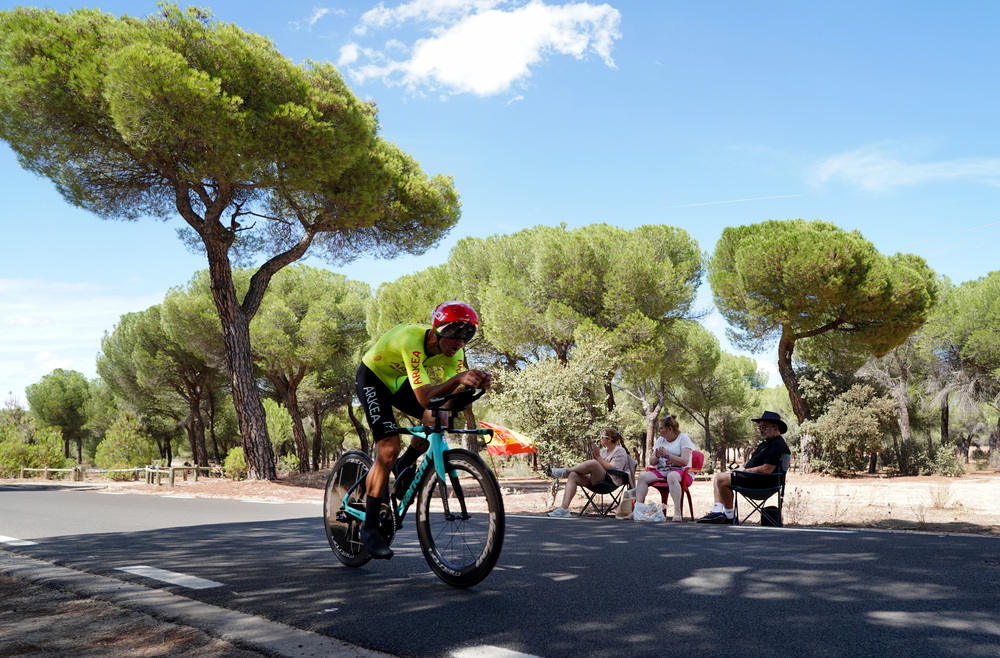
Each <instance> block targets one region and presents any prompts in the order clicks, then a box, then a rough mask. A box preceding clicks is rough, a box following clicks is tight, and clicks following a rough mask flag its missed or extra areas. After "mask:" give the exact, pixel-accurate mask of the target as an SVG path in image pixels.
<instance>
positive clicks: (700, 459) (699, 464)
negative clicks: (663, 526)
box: [650, 450, 705, 521]
mask: <svg viewBox="0 0 1000 658" xmlns="http://www.w3.org/2000/svg"><path fill="white" fill-rule="evenodd" d="M704 466H705V453H703V452H701V451H700V450H692V451H691V465H690V466H688V467H687V468H685V469H684V472H683V473H682V474H681V509H682V510H683V508H684V497H685V496H686V497H687V501H688V512H690V513H691V520H692V521H693V520H694V503H692V502H691V490H690V489H689V488H688V485H687V474H688V473H697V472H698V471H700V470H701V469H702V468H704ZM650 486H651V487H653V488H654V489H656V490H657V491H658V492H660V501H661V502H662V503H663V504H664V505H666V506H667V509H670V486H669V485H668V484H667V483H666V482H663V481H660V482H654V483H653V484H651V485H650ZM663 513H664V515H666V516H667V517H669V516H670V515H669V514H667V513H666V511H664V512H663ZM682 516H683V514H682Z"/></svg>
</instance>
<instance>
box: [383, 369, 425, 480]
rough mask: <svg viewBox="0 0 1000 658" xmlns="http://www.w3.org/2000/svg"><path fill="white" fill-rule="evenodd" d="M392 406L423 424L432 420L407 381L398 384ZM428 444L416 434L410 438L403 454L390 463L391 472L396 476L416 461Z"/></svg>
mask: <svg viewBox="0 0 1000 658" xmlns="http://www.w3.org/2000/svg"><path fill="white" fill-rule="evenodd" d="M392 406H394V407H395V408H396V409H399V410H400V411H402V412H404V413H406V414H409V415H410V416H413V417H414V418H420V419H421V422H422V423H423V424H424V425H429V424H431V423H432V422H433V421H432V420H431V418H432V414H431V412H429V411H428V410H426V409H424V408H423V407H421V406H420V403H419V402H418V401H417V396H416V395H414V393H413V389H412V388H411V387H410V382H409V381H407V382H406V383H405V384H403V385H402V386H400V387H399V390H398V391H396V392H395V393H394V394H393V396H392ZM429 445H430V442H428V441H427V439H421V438H420V437H416V436H414V437H413V438H411V439H410V445H409V446H407V448H406V450H405V451H404V452H403V454H402V455H401V456H400V457H399V458H398V459H397V460H396V461H395V463H394V464H393V465H392V474H393V475H395V476H396V477H397V478H398V477H399V476H400V474H401V473H402V472H403V471H405V470H406V469H407V468H409V467H410V466H413V465H414V464H415V463H417V458H419V457H420V455H422V454H424V453H425V452H427V447H428V446H429ZM407 484H409V483H407Z"/></svg>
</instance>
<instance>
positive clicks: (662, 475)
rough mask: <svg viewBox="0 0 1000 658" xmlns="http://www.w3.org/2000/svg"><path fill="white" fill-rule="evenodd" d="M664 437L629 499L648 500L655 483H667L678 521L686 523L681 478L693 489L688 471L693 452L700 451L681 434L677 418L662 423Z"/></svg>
mask: <svg viewBox="0 0 1000 658" xmlns="http://www.w3.org/2000/svg"><path fill="white" fill-rule="evenodd" d="M659 428H660V436H659V437H657V439H656V441H655V442H654V443H653V453H652V454H651V455H650V457H649V468H648V469H646V472H645V473H641V474H640V475H639V477H638V478H636V479H637V481H638V483H637V485H636V488H635V489H629V490H628V491H626V492H625V498H626V499H629V498H634V499H636V500H637V501H639V502H645V501H646V493H647V492H648V491H649V485H651V484H653V483H654V482H666V483H667V485H668V487H669V488H670V499H671V500H673V501H674V522H675V523H680V522H681V521H683V520H684V516H683V514H682V513H681V502H682V498H681V493H682V490H681V477H685V479H686V480H687V486H691V482H692V481H693V480H694V478H692V477H691V474H690V473H684V469H685V468H687V467H688V466H690V465H691V453H692V452H694V451H695V450H697V446H695V444H694V442H693V441H692V440H691V437H689V436H688V435H687V434H684V433H683V432H681V428H680V424H679V423H678V422H677V418H676V417H675V416H670V415H667V416H664V417H663V418H661V419H660V423H659Z"/></svg>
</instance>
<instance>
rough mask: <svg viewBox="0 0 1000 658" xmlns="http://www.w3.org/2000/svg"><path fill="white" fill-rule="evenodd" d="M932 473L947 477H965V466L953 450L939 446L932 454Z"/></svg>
mask: <svg viewBox="0 0 1000 658" xmlns="http://www.w3.org/2000/svg"><path fill="white" fill-rule="evenodd" d="M934 472H935V473H937V474H938V475H944V476H947V477H961V476H962V475H965V464H963V463H962V460H961V459H960V458H959V457H958V455H956V454H955V450H954V449H953V448H950V447H948V446H940V447H938V449H937V450H936V451H935V452H934Z"/></svg>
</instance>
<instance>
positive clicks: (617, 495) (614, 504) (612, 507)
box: [580, 455, 639, 516]
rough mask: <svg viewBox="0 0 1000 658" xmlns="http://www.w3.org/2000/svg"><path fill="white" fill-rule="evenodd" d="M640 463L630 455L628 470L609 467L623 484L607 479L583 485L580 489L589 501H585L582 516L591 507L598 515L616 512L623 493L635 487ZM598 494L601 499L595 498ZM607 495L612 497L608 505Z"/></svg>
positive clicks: (610, 471)
mask: <svg viewBox="0 0 1000 658" xmlns="http://www.w3.org/2000/svg"><path fill="white" fill-rule="evenodd" d="M638 465H639V464H638V462H636V461H635V460H634V459H632V456H631V455H629V458H628V466H627V468H628V469H629V470H628V471H620V470H618V469H616V468H609V469H608V471H607V472H608V473H609V474H611V475H616V476H618V477H619V478H620V479H621V481H622V483H621V484H617V485H616V484H614V482H608V481H607V480H606V479H605V480H602V481H601V482H598V483H597V484H591V485H582V486H581V487H580V490H581V491H583V495H584V496H586V497H587V502H586V503H584V505H583V509H582V510H580V516H583V515H584V513H585V512H586V511H587V510H588V509H590V508H591V507H593V508H594V512H595V513H596V514H597V515H598V516H610V515H612V514H614V513H615V511H616V510H617V509H618V506H619V505H620V504H621V502H622V494H624V493H625V492H626V491H627V490H628V489H631V488H634V487H635V468H636V466H638ZM598 496H600V501H597V500H595V498H597V497H598ZM605 496H608V497H610V500H609V501H608V503H607V504H606V505H605V503H604V497H605Z"/></svg>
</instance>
